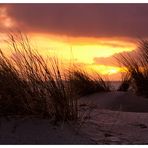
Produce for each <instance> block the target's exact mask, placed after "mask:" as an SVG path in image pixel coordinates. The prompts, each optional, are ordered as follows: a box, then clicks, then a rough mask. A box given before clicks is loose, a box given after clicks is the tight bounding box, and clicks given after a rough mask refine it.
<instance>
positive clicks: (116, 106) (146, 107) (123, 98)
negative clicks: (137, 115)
mask: <svg viewBox="0 0 148 148" xmlns="http://www.w3.org/2000/svg"><path fill="white" fill-rule="evenodd" d="M80 102H81V104H85V103H86V104H90V103H91V104H95V105H97V108H99V109H109V110H115V111H116V110H117V111H119V110H120V111H127V112H148V99H146V98H144V97H140V96H136V95H134V94H132V93H131V92H118V91H115V92H107V93H106V92H105V93H96V94H93V95H90V96H87V97H83V98H82V99H81V100H80Z"/></svg>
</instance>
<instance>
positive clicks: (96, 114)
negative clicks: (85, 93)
mask: <svg viewBox="0 0 148 148" xmlns="http://www.w3.org/2000/svg"><path fill="white" fill-rule="evenodd" d="M90 99H91V101H90ZM88 100H89V101H90V102H88ZM81 101H82V102H83V104H85V103H84V102H86V104H89V103H90V104H89V105H86V106H82V107H83V108H87V109H88V108H89V107H90V108H91V106H92V107H93V109H92V110H91V114H89V118H88V117H87V120H86V122H85V124H84V125H83V126H82V128H81V132H84V134H85V135H87V136H88V137H89V138H90V140H92V141H93V142H95V143H96V144H148V113H146V112H147V111H148V109H147V108H148V100H147V99H145V98H143V97H139V96H135V95H133V94H131V93H129V92H128V93H125V92H109V93H102V94H93V95H91V96H89V97H85V98H82V100H81ZM94 104H97V105H96V106H93V105H94ZM112 110H116V111H112ZM124 111H126V112H124ZM129 111H130V112H129ZM140 111H142V112H144V113H141V112H140ZM138 112H139V113H138Z"/></svg>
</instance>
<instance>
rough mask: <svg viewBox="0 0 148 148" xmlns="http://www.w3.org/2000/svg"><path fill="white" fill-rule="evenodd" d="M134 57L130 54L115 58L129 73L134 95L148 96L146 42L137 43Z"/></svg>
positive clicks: (147, 54)
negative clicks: (133, 86)
mask: <svg viewBox="0 0 148 148" xmlns="http://www.w3.org/2000/svg"><path fill="white" fill-rule="evenodd" d="M136 55H137V56H136V57H135V56H131V55H130V54H120V56H119V57H116V58H117V60H118V61H119V63H121V64H122V65H123V66H124V67H126V68H127V70H128V72H129V73H130V77H131V82H132V83H134V85H135V86H136V87H135V88H134V89H135V91H136V93H137V94H141V95H145V96H148V87H147V86H148V41H146V40H142V41H140V42H139V44H138V52H137V53H136Z"/></svg>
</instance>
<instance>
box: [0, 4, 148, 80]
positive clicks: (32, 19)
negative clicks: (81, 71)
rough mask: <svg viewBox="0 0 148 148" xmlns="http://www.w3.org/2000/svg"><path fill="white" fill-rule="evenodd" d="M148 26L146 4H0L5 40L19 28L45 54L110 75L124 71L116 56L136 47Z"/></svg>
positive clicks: (147, 33) (0, 24) (0, 31)
mask: <svg viewBox="0 0 148 148" xmlns="http://www.w3.org/2000/svg"><path fill="white" fill-rule="evenodd" d="M147 26H148V4H0V34H1V35H0V36H1V39H0V41H1V42H2V38H3V37H2V36H4V34H7V33H8V32H9V30H17V29H18V30H20V31H22V32H25V33H26V34H27V35H28V36H29V37H30V39H31V41H32V43H33V44H34V45H35V46H37V47H38V48H39V50H40V52H41V53H42V54H43V56H47V55H57V56H59V57H60V58H61V59H62V60H63V61H64V62H65V63H69V62H70V61H71V59H73V62H74V63H76V64H77V65H80V66H81V67H83V68H85V69H93V70H96V71H97V72H99V73H101V74H102V75H109V76H110V78H111V79H112V80H119V79H120V72H121V71H122V69H121V68H120V67H119V65H118V63H117V61H116V60H115V59H114V56H115V55H118V54H120V53H122V52H132V51H134V50H136V48H137V41H138V40H139V39H147V38H148V31H147ZM1 45H2V44H1Z"/></svg>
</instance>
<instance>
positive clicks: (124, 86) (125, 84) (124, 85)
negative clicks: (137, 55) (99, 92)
mask: <svg viewBox="0 0 148 148" xmlns="http://www.w3.org/2000/svg"><path fill="white" fill-rule="evenodd" d="M130 83H131V78H130V74H129V73H128V72H126V73H122V79H121V84H120V86H119V88H118V89H117V90H118V91H128V89H129V87H130Z"/></svg>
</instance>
